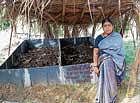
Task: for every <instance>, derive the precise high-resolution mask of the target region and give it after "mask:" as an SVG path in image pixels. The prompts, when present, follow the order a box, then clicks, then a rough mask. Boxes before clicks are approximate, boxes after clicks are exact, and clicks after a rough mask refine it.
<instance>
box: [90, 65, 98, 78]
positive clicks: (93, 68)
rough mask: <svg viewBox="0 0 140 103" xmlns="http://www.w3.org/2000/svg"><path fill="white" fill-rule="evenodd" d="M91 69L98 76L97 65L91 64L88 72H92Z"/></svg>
mask: <svg viewBox="0 0 140 103" xmlns="http://www.w3.org/2000/svg"><path fill="white" fill-rule="evenodd" d="M93 71H94V72H95V73H96V74H97V75H98V76H99V73H100V70H99V68H98V66H93V65H91V68H90V72H93Z"/></svg>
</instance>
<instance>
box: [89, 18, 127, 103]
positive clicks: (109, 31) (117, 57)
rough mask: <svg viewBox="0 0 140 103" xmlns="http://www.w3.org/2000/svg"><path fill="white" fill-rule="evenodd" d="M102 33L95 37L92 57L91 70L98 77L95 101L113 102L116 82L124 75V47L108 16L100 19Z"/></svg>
mask: <svg viewBox="0 0 140 103" xmlns="http://www.w3.org/2000/svg"><path fill="white" fill-rule="evenodd" d="M102 27H103V31H104V33H102V34H101V35H99V36H97V38H96V39H95V48H94V57H93V63H92V65H91V66H92V68H91V71H94V72H95V73H96V74H97V75H98V77H99V82H98V89H97V94H96V103H115V101H116V96H117V84H120V83H121V81H122V79H123V77H124V64H125V63H124V61H125V55H124V49H123V40H122V37H121V34H119V33H117V32H114V31H113V23H112V21H111V20H110V19H109V18H106V19H104V20H103V21H102Z"/></svg>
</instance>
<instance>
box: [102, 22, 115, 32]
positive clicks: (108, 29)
mask: <svg viewBox="0 0 140 103" xmlns="http://www.w3.org/2000/svg"><path fill="white" fill-rule="evenodd" d="M103 30H104V33H105V34H110V33H111V32H112V31H113V25H112V24H111V23H110V22H105V23H104V24H103Z"/></svg>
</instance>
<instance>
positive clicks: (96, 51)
mask: <svg viewBox="0 0 140 103" xmlns="http://www.w3.org/2000/svg"><path fill="white" fill-rule="evenodd" d="M98 58H99V49H98V48H94V49H93V63H92V65H91V66H92V67H91V71H94V72H95V73H96V74H97V75H99V68H98Z"/></svg>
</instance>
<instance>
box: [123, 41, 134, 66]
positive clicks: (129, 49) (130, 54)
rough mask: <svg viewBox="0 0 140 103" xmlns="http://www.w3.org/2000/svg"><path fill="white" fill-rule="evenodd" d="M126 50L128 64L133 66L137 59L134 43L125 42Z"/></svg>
mask: <svg viewBox="0 0 140 103" xmlns="http://www.w3.org/2000/svg"><path fill="white" fill-rule="evenodd" d="M124 48H125V53H126V64H127V65H131V64H132V63H133V62H134V59H135V52H136V48H135V47H134V44H133V42H132V41H126V42H124Z"/></svg>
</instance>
